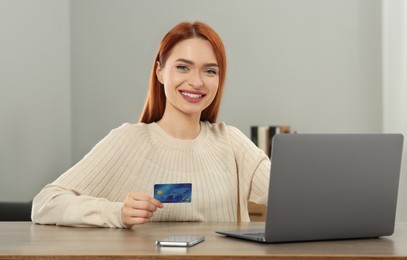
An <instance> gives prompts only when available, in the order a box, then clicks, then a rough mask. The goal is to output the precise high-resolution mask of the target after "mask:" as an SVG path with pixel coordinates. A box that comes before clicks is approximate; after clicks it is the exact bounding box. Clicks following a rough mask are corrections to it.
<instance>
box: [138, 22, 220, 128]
mask: <svg viewBox="0 0 407 260" xmlns="http://www.w3.org/2000/svg"><path fill="white" fill-rule="evenodd" d="M191 38H202V39H204V40H207V41H209V43H210V44H211V45H212V48H213V51H214V52H215V56H216V60H217V63H218V67H219V85H218V92H217V93H216V96H215V99H214V100H213V101H212V103H211V104H210V105H209V106H208V107H207V108H205V109H204V110H203V111H202V113H201V121H209V122H211V123H214V122H216V119H217V117H218V113H219V107H220V102H221V99H222V93H223V85H224V82H225V76H226V51H225V47H224V45H223V42H222V39H221V38H220V37H219V35H218V34H217V33H216V32H215V31H214V30H213V29H212V28H211V27H209V26H208V25H207V24H205V23H202V22H182V23H180V24H178V25H177V26H175V27H174V28H173V29H172V30H171V31H169V32H168V33H167V34H166V35H165V36H164V38H163V39H162V41H161V44H160V47H159V49H158V51H157V55H156V58H155V60H154V63H153V68H152V70H151V75H150V87H149V90H148V94H147V98H146V102H145V104H144V108H143V112H142V113H141V116H140V119H139V122H142V123H152V122H157V121H159V120H160V119H161V118H162V116H163V115H164V110H165V103H166V97H165V93H164V88H163V86H162V84H161V83H160V81H158V79H157V75H156V70H157V66H158V65H157V61H158V62H160V64H161V67H164V66H165V63H166V61H167V59H168V57H169V55H170V53H171V50H172V49H173V48H174V46H175V45H176V44H177V43H179V42H180V41H183V40H187V39H191Z"/></svg>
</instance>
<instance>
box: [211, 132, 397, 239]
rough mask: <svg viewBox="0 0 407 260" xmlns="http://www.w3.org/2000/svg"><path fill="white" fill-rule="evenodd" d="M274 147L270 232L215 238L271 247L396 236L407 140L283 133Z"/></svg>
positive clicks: (241, 232)
mask: <svg viewBox="0 0 407 260" xmlns="http://www.w3.org/2000/svg"><path fill="white" fill-rule="evenodd" d="M272 147H273V151H272V155H271V161H272V164H271V175H270V186H269V195H268V206H267V217H266V222H265V228H264V229H263V230H246V231H245V230H239V231H216V232H217V233H219V234H223V235H227V236H232V237H238V238H243V239H249V240H254V241H259V242H265V243H273V242H295V241H316V240H336V239H357V238H374V237H380V236H389V235H391V234H392V233H393V231H394V222H395V215H396V205H397V193H398V186H399V176H400V167H401V155H402V147H403V135H401V134H280V135H276V136H275V137H274V138H273V145H272Z"/></svg>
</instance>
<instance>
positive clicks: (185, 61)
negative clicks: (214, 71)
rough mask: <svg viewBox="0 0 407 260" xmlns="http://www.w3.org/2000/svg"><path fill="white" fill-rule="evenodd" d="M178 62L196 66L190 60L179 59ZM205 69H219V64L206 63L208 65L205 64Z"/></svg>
mask: <svg viewBox="0 0 407 260" xmlns="http://www.w3.org/2000/svg"><path fill="white" fill-rule="evenodd" d="M176 61H180V62H184V63H187V64H190V65H194V64H195V63H194V62H193V61H191V60H188V59H183V58H179V59H177V60H176ZM204 67H218V64H217V63H206V64H204Z"/></svg>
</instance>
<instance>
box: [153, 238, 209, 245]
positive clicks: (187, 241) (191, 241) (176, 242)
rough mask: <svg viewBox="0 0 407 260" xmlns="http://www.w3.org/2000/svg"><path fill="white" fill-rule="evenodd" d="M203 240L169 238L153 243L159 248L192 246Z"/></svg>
mask: <svg viewBox="0 0 407 260" xmlns="http://www.w3.org/2000/svg"><path fill="white" fill-rule="evenodd" d="M204 240H205V237H204V236H169V237H166V238H164V239H160V240H157V241H155V244H156V245H159V246H183V247H188V246H194V245H196V244H198V243H200V242H202V241H204Z"/></svg>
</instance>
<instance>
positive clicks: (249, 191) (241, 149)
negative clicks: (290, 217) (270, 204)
mask: <svg viewBox="0 0 407 260" xmlns="http://www.w3.org/2000/svg"><path fill="white" fill-rule="evenodd" d="M229 135H230V139H231V143H232V147H233V150H234V153H235V158H236V165H237V171H238V175H239V186H240V187H239V188H240V193H241V196H245V197H244V200H245V201H251V202H254V203H258V204H267V197H268V187H269V178H270V167H271V162H270V159H269V158H268V156H267V155H266V154H265V153H264V152H263V151H262V150H261V149H259V148H258V147H257V146H256V145H255V144H254V143H253V142H252V141H251V140H250V139H249V138H248V137H247V136H245V135H244V134H243V133H242V132H241V131H239V130H238V129H237V128H235V127H231V126H229Z"/></svg>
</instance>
